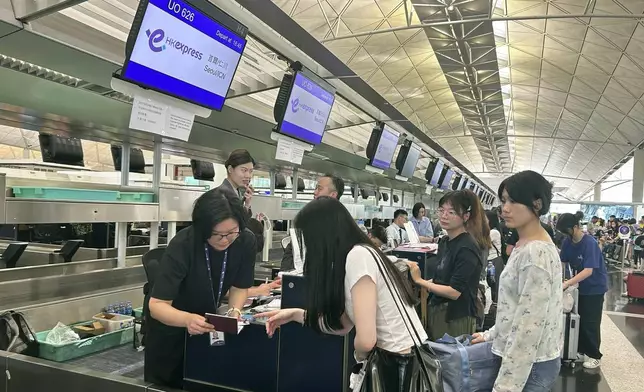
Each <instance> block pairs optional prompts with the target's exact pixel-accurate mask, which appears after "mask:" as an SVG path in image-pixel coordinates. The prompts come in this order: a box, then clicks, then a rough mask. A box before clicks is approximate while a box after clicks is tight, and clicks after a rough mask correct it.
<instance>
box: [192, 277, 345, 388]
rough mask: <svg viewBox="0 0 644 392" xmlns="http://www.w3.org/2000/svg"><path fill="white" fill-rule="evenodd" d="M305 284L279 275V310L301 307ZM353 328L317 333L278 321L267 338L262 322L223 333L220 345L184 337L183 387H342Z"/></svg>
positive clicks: (203, 337) (297, 278) (206, 340)
mask: <svg viewBox="0 0 644 392" xmlns="http://www.w3.org/2000/svg"><path fill="white" fill-rule="evenodd" d="M305 301H306V285H305V283H304V279H303V278H302V277H299V276H287V275H285V276H284V277H283V279H282V308H303V307H304V304H305ZM354 363H355V362H354V360H353V332H352V333H351V334H349V335H348V336H346V337H345V336H332V335H322V334H318V333H316V332H314V331H313V330H312V329H310V328H308V327H303V326H302V325H300V324H297V323H290V324H286V325H283V326H282V327H281V328H280V329H279V330H278V332H276V333H275V335H274V336H273V338H269V337H268V336H267V335H266V329H265V326H264V325H258V324H251V325H248V326H246V327H245V328H244V329H243V330H242V331H241V332H240V333H239V335H228V334H227V335H226V344H225V345H224V346H219V347H212V346H210V344H209V337H208V336H207V335H206V336H194V337H191V338H187V339H186V360H185V371H184V378H185V381H186V387H185V389H186V390H188V391H191V392H201V391H231V390H234V391H252V392H302V391H307V392H315V391H320V392H329V391H347V390H348V385H349V372H350V369H351V366H353V364H354Z"/></svg>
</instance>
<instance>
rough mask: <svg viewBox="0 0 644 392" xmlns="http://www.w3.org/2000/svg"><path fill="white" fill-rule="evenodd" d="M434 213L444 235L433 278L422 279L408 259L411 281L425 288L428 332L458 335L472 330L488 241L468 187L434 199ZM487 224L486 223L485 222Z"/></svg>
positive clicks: (479, 210) (438, 335)
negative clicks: (445, 233) (483, 254)
mask: <svg viewBox="0 0 644 392" xmlns="http://www.w3.org/2000/svg"><path fill="white" fill-rule="evenodd" d="M438 204H439V209H438V216H439V219H440V225H441V227H442V228H443V229H444V230H445V231H446V232H447V236H445V237H443V238H441V240H440V241H439V242H438V256H437V257H438V260H439V261H438V267H437V268H436V273H435V275H434V279H432V280H424V279H422V277H421V274H420V269H419V268H418V265H417V264H416V263H411V262H410V263H408V264H409V267H410V271H411V274H412V278H413V279H414V282H415V283H416V284H417V285H419V286H421V287H423V288H425V289H426V290H428V291H429V293H430V297H429V306H430V309H429V311H428V313H429V325H428V331H427V332H428V333H429V335H430V338H431V339H432V340H436V339H439V338H441V337H443V335H444V334H446V333H447V334H449V335H451V336H460V335H465V334H470V335H471V334H473V333H474V332H475V331H476V316H477V310H476V298H477V293H478V287H479V278H480V276H481V271H482V268H483V259H482V254H481V253H482V252H481V249H482V248H483V247H484V246H487V244H489V242H490V239H489V234H488V235H487V237H486V236H485V235H483V232H484V231H485V232H487V230H484V227H483V225H487V222H486V220H485V216H484V214H483V206H482V205H481V202H480V201H479V198H478V197H477V196H476V195H475V194H474V192H472V191H470V190H461V191H454V192H449V193H447V194H446V195H445V196H443V197H442V198H441V199H440V201H439V202H438ZM486 227H487V226H486Z"/></svg>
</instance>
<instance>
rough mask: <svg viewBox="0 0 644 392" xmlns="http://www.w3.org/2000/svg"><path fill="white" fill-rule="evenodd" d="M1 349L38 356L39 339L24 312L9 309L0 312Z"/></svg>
mask: <svg viewBox="0 0 644 392" xmlns="http://www.w3.org/2000/svg"><path fill="white" fill-rule="evenodd" d="M0 350H3V351H8V352H12V353H16V354H22V355H29V356H32V357H37V356H38V350H39V344H38V339H37V338H36V334H35V333H34V331H33V330H32V329H31V326H30V325H29V323H28V322H27V319H26V318H25V316H24V315H23V314H22V313H19V312H14V311H8V312H4V313H2V314H0Z"/></svg>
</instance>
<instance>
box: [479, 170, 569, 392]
mask: <svg viewBox="0 0 644 392" xmlns="http://www.w3.org/2000/svg"><path fill="white" fill-rule="evenodd" d="M499 198H500V199H501V202H502V216H503V219H504V220H505V224H506V225H507V226H508V227H509V228H512V229H515V230H517V231H518V233H519V242H518V243H517V245H516V247H515V248H514V250H513V252H512V254H511V255H510V259H509V260H508V264H507V265H506V267H505V269H504V270H503V273H502V274H501V279H500V284H499V285H500V287H499V303H498V307H497V316H496V325H495V326H494V327H492V328H491V329H490V330H489V331H486V332H484V333H482V334H475V335H474V337H475V340H474V343H480V342H482V341H493V346H492V351H493V352H494V354H495V355H498V356H500V357H501V358H503V363H502V365H501V370H500V371H499V375H498V377H497V379H496V383H495V385H494V391H495V392H518V391H523V392H547V391H550V390H551V389H552V386H553V384H554V383H555V381H556V379H557V376H558V374H559V369H560V367H561V350H562V347H563V339H562V337H563V318H562V313H563V306H562V301H563V288H562V282H563V281H562V276H561V262H560V260H559V253H558V251H557V248H556V247H555V245H554V243H553V242H552V239H551V237H550V235H549V234H548V233H547V232H546V231H545V230H544V229H543V228H542V227H541V224H540V222H539V217H540V216H541V215H544V214H545V213H547V212H548V210H549V208H550V202H551V200H552V184H550V183H549V182H548V181H547V180H546V179H545V178H544V177H543V176H541V175H540V174H538V173H536V172H533V171H524V172H521V173H517V174H515V175H513V176H511V177H509V178H507V179H505V181H503V182H502V183H501V186H500V187H499Z"/></svg>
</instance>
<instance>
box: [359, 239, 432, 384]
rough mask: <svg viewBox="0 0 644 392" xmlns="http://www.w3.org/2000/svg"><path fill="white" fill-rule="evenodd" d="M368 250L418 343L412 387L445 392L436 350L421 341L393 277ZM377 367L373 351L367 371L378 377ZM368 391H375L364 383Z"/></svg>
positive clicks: (410, 334)
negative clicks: (416, 368)
mask: <svg viewBox="0 0 644 392" xmlns="http://www.w3.org/2000/svg"><path fill="white" fill-rule="evenodd" d="M366 248H367V249H369V252H371V254H372V256H373V258H374V260H375V261H376V265H377V266H378V270H379V271H380V274H381V275H382V277H383V279H384V281H385V284H386V285H387V288H388V289H389V292H390V293H391V296H392V298H393V300H394V303H395V304H396V307H397V308H398V312H399V313H400V315H401V317H402V318H403V321H404V322H405V327H406V328H407V332H409V336H411V338H412V341H414V343H416V342H417V343H416V344H414V347H413V348H412V352H413V353H414V354H415V355H416V358H417V359H418V363H419V367H420V371H419V373H418V374H417V375H413V379H415V380H416V381H415V382H414V383H413V384H412V385H413V386H417V388H418V389H417V391H423V392H424V391H430V392H444V390H443V377H442V373H441V364H440V361H439V360H438V356H437V355H436V353H435V352H434V350H433V349H432V348H431V347H430V346H429V345H428V344H426V343H427V342H426V341H424V340H423V339H421V337H420V334H419V333H418V330H417V329H416V326H415V325H414V323H413V321H412V319H411V316H410V315H409V312H408V310H407V308H406V307H405V306H404V301H403V299H402V296H401V295H400V293H399V292H398V290H397V289H396V288H395V287H394V286H393V282H391V281H390V279H391V277H390V276H389V274H388V273H387V270H386V269H385V267H384V266H383V265H382V263H383V261H382V259H381V258H380V257H379V256H378V254H377V253H376V252H375V251H374V250H373V249H372V248H370V247H366ZM410 326H411V328H410ZM412 330H413V331H414V332H413V333H412ZM377 366H378V364H377V351H376V350H373V351H372V352H371V354H370V355H369V358H368V359H367V366H366V371H367V372H370V373H371V374H372V375H374V376H377V374H378V373H379V372H378V368H377ZM374 378H375V377H372V379H374ZM368 390H373V389H370V388H368V387H367V385H366V383H363V384H362V388H361V392H364V391H368ZM376 390H377V389H376ZM413 391H415V389H413V387H412V389H411V391H410V392H413Z"/></svg>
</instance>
